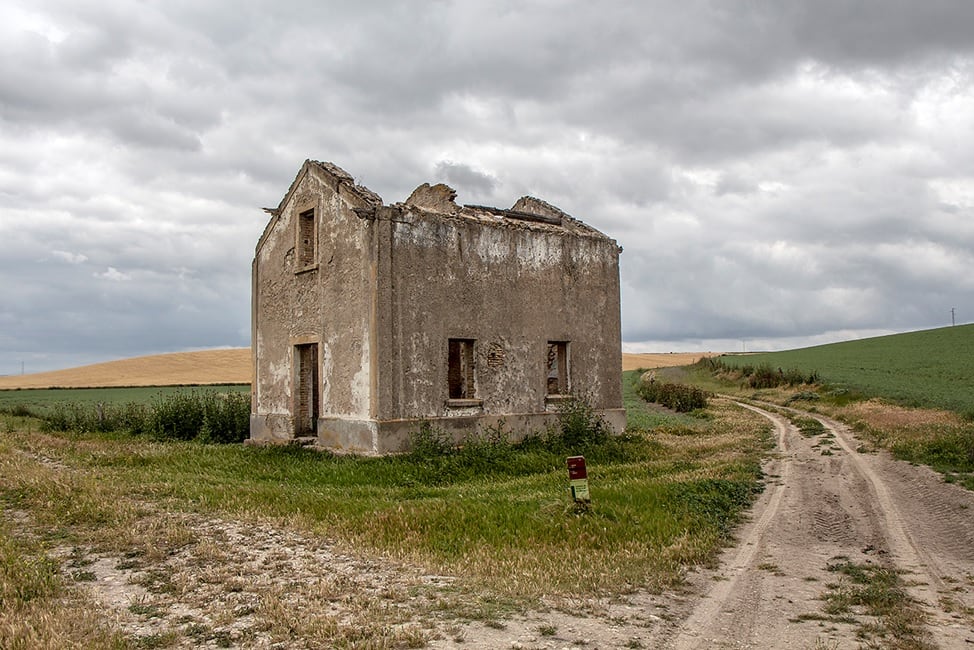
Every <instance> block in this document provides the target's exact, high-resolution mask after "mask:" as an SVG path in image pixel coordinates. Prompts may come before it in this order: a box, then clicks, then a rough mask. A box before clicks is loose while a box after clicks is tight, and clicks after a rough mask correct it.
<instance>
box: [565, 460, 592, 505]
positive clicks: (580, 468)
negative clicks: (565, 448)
mask: <svg viewBox="0 0 974 650" xmlns="http://www.w3.org/2000/svg"><path fill="white" fill-rule="evenodd" d="M568 482H569V485H570V486H571V489H572V499H574V500H575V501H585V502H586V503H587V502H589V501H591V497H590V496H589V493H588V470H586V469H585V456H570V457H569V458H568Z"/></svg>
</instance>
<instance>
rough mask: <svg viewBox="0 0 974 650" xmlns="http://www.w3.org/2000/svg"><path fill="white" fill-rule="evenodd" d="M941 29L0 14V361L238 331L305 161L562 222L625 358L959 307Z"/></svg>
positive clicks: (761, 341)
mask: <svg viewBox="0 0 974 650" xmlns="http://www.w3.org/2000/svg"><path fill="white" fill-rule="evenodd" d="M971 33H974V5H971V4H970V3H966V2H960V1H959V0H958V1H956V2H946V1H943V0H934V1H932V2H925V3H915V2H908V1H906V0H883V1H880V0H871V1H860V2H854V3H850V2H844V1H839V0H826V1H825V2H816V3H808V2H799V1H798V0H791V1H786V2H775V3H770V2H747V3H734V4H731V3H726V2H718V1H716V0H687V1H684V2H679V3H676V2H662V1H659V2H649V3H635V2H619V3H610V4H604V3H603V4H597V3H584V2H570V1H560V0H544V1H539V2H522V1H518V2H514V1H502V2H491V3H486V2H485V3H481V2H453V1H447V0H440V1H437V2H431V3H423V4H416V3H410V4H404V3H388V2H362V3H338V2H311V1H307V2H289V3H269V2H260V1H256V0H255V1H247V2H239V3H224V2H207V3H200V2H188V1H186V2H183V1H176V2H166V3H137V2H111V3H109V2H89V3H81V4H79V3H76V2H67V1H60V0H41V1H35V2H30V3H28V2H23V1H15V2H12V3H7V4H6V5H5V6H4V7H3V8H0V286H2V287H3V288H4V292H3V293H4V296H3V297H4V301H3V303H2V306H0V373H3V372H13V371H17V370H19V366H20V361H21V360H24V359H26V360H27V364H26V365H28V366H31V365H34V366H35V367H34V368H33V369H35V370H40V369H43V368H42V367H41V366H45V367H58V366H64V365H70V364H71V363H74V362H82V361H89V360H97V359H100V358H108V357H119V356H129V355H132V354H141V353H148V352H158V351H168V350H180V349H188V348H199V347H207V346H220V345H246V344H247V343H248V341H249V271H250V260H251V257H252V255H253V250H254V245H255V243H256V240H257V237H258V236H259V234H260V232H261V230H262V229H263V227H264V225H265V223H266V215H265V214H263V213H261V212H260V211H259V208H260V207H262V206H274V205H277V203H278V202H279V201H280V199H281V196H282V195H283V194H284V192H285V191H286V189H287V187H288V185H289V184H290V182H291V180H292V178H293V176H294V174H295V173H296V171H297V169H298V168H299V166H300V164H301V162H302V161H303V160H304V159H305V158H309V157H310V158H317V159H325V160H332V161H334V162H336V163H338V164H339V165H341V166H342V167H344V168H346V169H347V170H348V171H349V172H351V173H352V174H353V175H354V176H355V177H356V179H357V180H358V181H359V182H361V183H364V184H365V185H367V186H368V187H370V188H371V189H373V190H375V191H376V192H378V193H379V194H380V195H381V196H382V197H383V198H384V199H385V200H386V201H389V202H392V201H401V200H404V199H405V198H406V197H407V196H408V195H409V193H410V192H411V191H412V190H413V188H415V187H416V186H417V185H419V184H420V183H423V182H427V181H429V182H437V181H443V182H447V183H449V184H451V185H452V186H454V187H455V188H456V189H457V190H458V194H459V195H458V201H459V202H461V203H463V202H466V203H470V202H475V203H476V202H483V203H492V204H495V205H500V206H509V205H511V204H513V202H514V200H516V199H517V198H518V197H519V196H521V195H524V194H531V195H535V196H539V197H541V198H544V199H545V200H547V201H549V202H551V203H554V204H555V205H558V206H559V207H561V208H563V209H564V210H566V211H567V212H569V213H571V214H573V215H575V216H577V217H579V218H581V219H584V220H586V221H588V222H590V223H592V224H593V225H594V226H596V227H598V228H600V229H602V230H603V231H605V232H607V233H608V234H610V235H611V236H613V237H615V238H617V239H618V240H619V242H620V244H621V245H622V246H623V247H624V248H625V252H624V253H623V256H622V264H623V266H622V284H623V296H624V306H623V311H624V319H623V320H624V323H623V327H624V338H625V340H626V341H627V345H629V346H634V347H637V348H638V347H640V346H643V347H647V346H648V347H655V348H657V349H664V350H665V349H680V348H681V347H682V348H683V349H686V347H687V346H693V347H695V348H696V349H699V348H701V347H705V348H710V349H715V348H714V347H712V346H713V345H718V344H719V345H730V346H736V345H738V343H739V342H740V341H741V339H746V340H747V341H749V343H748V344H749V345H750V344H754V345H765V346H780V345H798V344H801V343H803V342H815V343H819V342H823V340H825V339H828V338H830V337H831V338H836V337H849V336H857V335H862V334H863V333H879V332H884V331H892V330H898V329H899V330H901V329H914V328H917V327H926V326H933V325H941V324H944V323H945V318H946V317H948V316H949V309H950V307H957V308H958V315H959V316H960V317H961V319H966V320H971V319H972V318H974V317H971V316H970V315H968V316H965V314H967V313H968V312H974V304H972V303H974V300H972V298H974V286H972V285H974V281H972V280H970V279H968V277H969V273H968V272H967V271H968V269H970V268H971V265H972V262H974V259H972V257H971V255H972V253H971V251H972V250H974V179H972V176H971V172H970V170H971V169H972V168H974V118H972V115H974V91H972V90H971V88H972V87H974V84H972V83H971V82H972V80H974V39H971V38H970V34H971ZM945 315H946V316H945ZM733 349H737V348H736V347H734V348H733Z"/></svg>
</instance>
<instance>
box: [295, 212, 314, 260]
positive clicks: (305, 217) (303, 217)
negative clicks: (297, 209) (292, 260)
mask: <svg viewBox="0 0 974 650" xmlns="http://www.w3.org/2000/svg"><path fill="white" fill-rule="evenodd" d="M315 230H316V228H315V211H314V210H307V211H305V212H302V213H301V214H300V215H298V269H299V270H300V269H306V268H308V267H310V266H314V264H315V262H316V261H317V260H316V259H315V248H316V247H315V241H316V239H317V237H316V236H315Z"/></svg>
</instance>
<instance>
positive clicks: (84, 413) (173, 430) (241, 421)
mask: <svg viewBox="0 0 974 650" xmlns="http://www.w3.org/2000/svg"><path fill="white" fill-rule="evenodd" d="M26 412H28V413H30V411H29V410H27V411H26ZM35 415H36V416H37V417H40V418H41V419H42V421H43V428H44V429H45V430H47V431H62V432H68V431H72V432H75V433H89V432H102V433H109V432H127V433H132V434H135V435H148V436H151V437H153V438H156V439H162V440H199V441H201V442H242V441H243V440H245V439H246V438H247V437H248V435H249V431H250V396H249V395H245V394H243V393H238V392H230V393H221V392H216V391H213V390H206V389H200V390H192V391H185V390H184V391H179V392H171V393H163V394H159V395H157V396H156V397H155V398H154V399H153V400H152V401H151V402H149V403H142V402H129V403H126V404H114V403H110V402H109V403H86V402H56V403H53V404H50V405H49V406H48V407H47V408H46V409H45V410H43V411H40V412H38V413H36V414H35Z"/></svg>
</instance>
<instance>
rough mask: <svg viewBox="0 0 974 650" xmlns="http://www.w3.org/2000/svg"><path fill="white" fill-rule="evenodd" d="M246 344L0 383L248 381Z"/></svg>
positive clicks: (639, 361) (652, 364)
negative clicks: (240, 346) (244, 345)
mask: <svg viewBox="0 0 974 650" xmlns="http://www.w3.org/2000/svg"><path fill="white" fill-rule="evenodd" d="M702 356H704V355H703V354H701V353H682V352H681V353H671V354H623V355H622V357H623V359H622V367H623V369H624V370H633V369H635V368H662V367H666V366H682V365H686V364H689V363H693V362H694V361H696V360H697V359H699V358H700V357H702ZM251 374H252V373H251V368H250V348H231V349H229V350H204V351H201V352H176V353H173V354H156V355H152V356H147V357H135V358H132V359H122V360H121V361H108V362H106V363H96V364H93V365H90V366H80V367H78V368H69V369H67V370H55V371H52V372H39V373H35V374H32V375H10V376H7V377H0V389H5V388H7V389H9V388H50V387H52V386H60V387H63V388H101V387H114V386H179V385H184V384H249V383H250V381H251Z"/></svg>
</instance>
